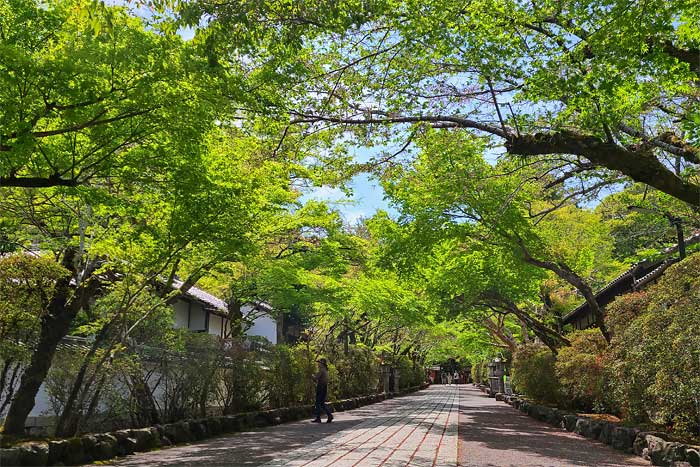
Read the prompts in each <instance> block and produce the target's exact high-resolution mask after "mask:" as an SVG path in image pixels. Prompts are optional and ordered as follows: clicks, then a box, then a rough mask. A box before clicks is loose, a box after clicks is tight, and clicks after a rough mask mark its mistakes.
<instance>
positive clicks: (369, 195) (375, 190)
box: [304, 173, 395, 225]
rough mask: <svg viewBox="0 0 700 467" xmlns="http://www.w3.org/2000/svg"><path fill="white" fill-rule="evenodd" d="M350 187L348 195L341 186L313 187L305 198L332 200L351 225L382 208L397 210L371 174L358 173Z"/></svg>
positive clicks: (392, 211)
mask: <svg viewBox="0 0 700 467" xmlns="http://www.w3.org/2000/svg"><path fill="white" fill-rule="evenodd" d="M349 187H350V188H351V190H352V194H351V196H346V195H345V193H344V192H343V191H342V190H340V189H339V188H332V187H327V186H324V187H316V188H312V189H311V190H310V191H309V193H308V194H307V195H305V196H304V198H305V199H316V200H319V201H328V202H330V203H331V205H332V207H334V208H336V209H338V211H340V213H341V214H342V216H343V219H345V222H346V223H348V224H350V225H353V224H355V223H356V222H357V221H358V220H359V219H360V218H363V217H371V216H372V215H373V214H374V213H375V212H377V210H380V209H382V210H385V211H389V212H391V213H394V212H395V211H394V210H393V209H392V208H390V207H389V204H388V203H387V201H386V200H385V199H384V190H383V189H382V187H381V186H380V185H379V183H378V182H377V181H376V180H373V179H372V178H371V176H370V175H368V174H364V173H363V174H359V175H356V176H355V177H353V179H352V182H351V183H350V184H349Z"/></svg>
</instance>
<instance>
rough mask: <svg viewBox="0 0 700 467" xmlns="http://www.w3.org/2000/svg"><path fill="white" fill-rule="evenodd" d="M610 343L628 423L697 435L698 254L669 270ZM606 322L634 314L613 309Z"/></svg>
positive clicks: (699, 405)
mask: <svg viewBox="0 0 700 467" xmlns="http://www.w3.org/2000/svg"><path fill="white" fill-rule="evenodd" d="M647 300H648V302H647V303H646V304H645V305H644V306H642V307H641V313H638V316H637V317H636V318H634V319H632V320H631V321H630V322H629V325H627V326H626V327H625V328H624V329H623V330H622V332H619V333H618V334H616V335H615V337H614V338H613V345H612V350H613V357H614V363H613V366H612V373H613V374H612V377H611V383H612V385H613V396H614V397H615V400H616V401H617V402H618V403H619V404H620V407H621V408H622V410H623V413H624V414H625V415H626V416H627V418H628V419H630V420H631V421H636V422H644V421H647V420H648V421H651V422H653V423H655V424H659V425H665V426H670V427H672V429H673V430H674V431H675V432H677V433H679V434H694V435H697V434H700V338H699V337H698V336H700V255H697V254H696V255H692V256H690V257H688V258H687V259H685V260H684V261H682V262H680V263H678V264H676V265H673V266H671V267H670V268H669V269H668V270H667V271H666V273H665V274H664V275H663V276H662V278H661V280H660V281H659V283H658V284H656V285H654V286H652V287H650V288H649V289H648V290H647ZM610 310H612V311H610V312H609V314H610V316H609V318H608V319H609V320H613V321H616V322H621V321H622V319H621V318H620V316H619V315H620V314H622V313H626V314H625V315H624V316H625V317H628V316H630V314H631V313H633V312H634V313H636V311H635V310H630V309H629V308H625V307H623V306H620V305H617V306H616V307H612V308H610Z"/></svg>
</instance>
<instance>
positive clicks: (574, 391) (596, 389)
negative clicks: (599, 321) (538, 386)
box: [555, 329, 612, 412]
mask: <svg viewBox="0 0 700 467" xmlns="http://www.w3.org/2000/svg"><path fill="white" fill-rule="evenodd" d="M569 339H570V340H571V345H570V346H568V347H564V348H562V349H561V350H560V351H559V353H558V354H557V358H556V363H555V371H556V376H557V379H558V381H559V383H560V384H561V392H562V395H563V396H564V400H566V401H567V403H568V404H569V405H570V406H572V407H576V408H578V409H580V410H587V411H591V410H593V411H595V412H606V411H610V410H611V408H612V407H611V404H610V395H609V390H608V386H607V384H608V383H607V376H608V374H607V372H606V370H607V367H608V365H609V359H608V358H607V352H608V344H607V342H606V341H605V339H604V338H603V336H601V335H600V332H598V330H597V329H588V330H585V331H577V332H574V333H572V334H570V335H569Z"/></svg>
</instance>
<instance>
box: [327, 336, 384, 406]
mask: <svg viewBox="0 0 700 467" xmlns="http://www.w3.org/2000/svg"><path fill="white" fill-rule="evenodd" d="M331 363H332V364H333V365H334V367H335V369H336V370H337V376H336V379H332V382H334V383H336V382H337V384H336V385H337V397H338V398H339V399H344V398H348V397H355V396H360V395H365V394H371V393H374V392H376V391H377V386H378V385H379V363H378V359H377V357H376V356H375V355H374V354H373V353H372V351H371V350H369V349H367V348H366V347H359V346H350V347H349V350H348V353H347V354H340V355H338V357H337V359H335V360H333V361H332V362H331Z"/></svg>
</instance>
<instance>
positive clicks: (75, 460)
mask: <svg viewBox="0 0 700 467" xmlns="http://www.w3.org/2000/svg"><path fill="white" fill-rule="evenodd" d="M427 387H428V385H427V384H424V385H421V386H416V387H412V388H408V389H405V390H403V391H401V392H400V393H380V394H372V395H369V396H361V397H353V398H351V399H344V400H339V401H335V402H332V403H330V404H329V405H330V406H331V407H332V409H333V411H336V412H342V411H345V410H351V409H356V408H358V407H361V406H364V405H369V404H374V403H376V402H381V401H383V400H386V399H391V398H393V397H397V396H401V395H405V394H408V393H411V392H414V391H417V390H420V389H425V388H427ZM312 410H313V406H311V405H303V406H298V407H285V408H282V409H274V410H263V411H258V412H248V413H240V414H235V415H223V416H219V417H208V418H202V419H196V420H183V421H179V422H175V423H168V424H165V425H155V426H152V427H148V428H138V429H131V430H117V431H113V432H110V433H99V434H87V435H83V436H80V437H75V438H70V439H62V440H54V441H42V442H27V443H22V444H21V445H18V446H14V447H12V448H8V449H0V466H2V467H7V466H44V465H81V464H89V463H91V462H94V461H102V460H108V459H112V458H114V457H121V456H126V455H129V454H133V453H135V452H145V451H150V450H152V449H157V448H162V447H167V446H171V445H174V444H180V443H191V442H195V441H199V440H202V439H205V438H210V437H213V436H218V435H222V434H225V433H235V432H237V431H244V430H249V429H254V428H261V427H265V426H271V425H278V424H280V423H285V422H291V421H295V420H300V419H303V418H307V417H310V416H311V412H312Z"/></svg>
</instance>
